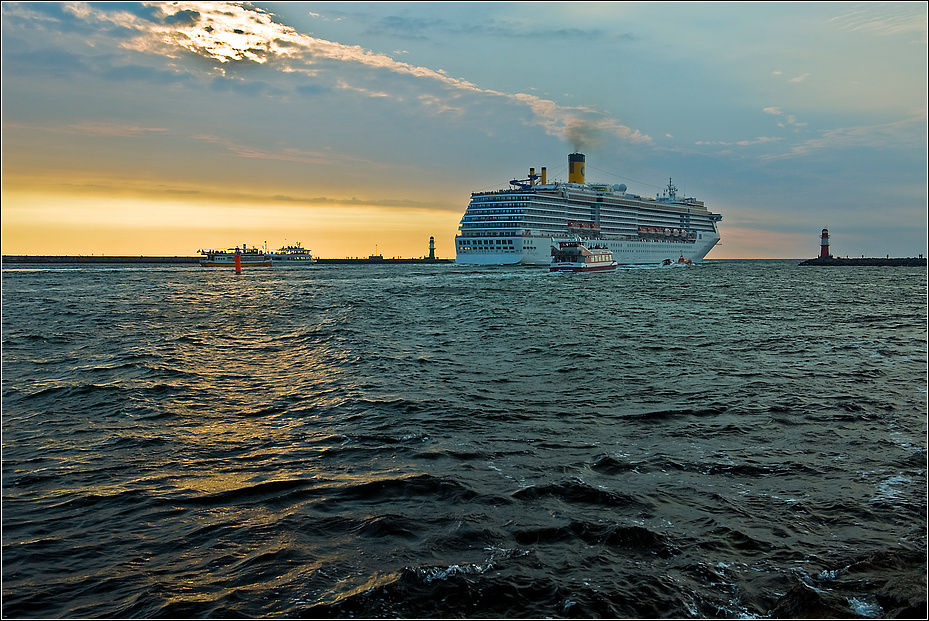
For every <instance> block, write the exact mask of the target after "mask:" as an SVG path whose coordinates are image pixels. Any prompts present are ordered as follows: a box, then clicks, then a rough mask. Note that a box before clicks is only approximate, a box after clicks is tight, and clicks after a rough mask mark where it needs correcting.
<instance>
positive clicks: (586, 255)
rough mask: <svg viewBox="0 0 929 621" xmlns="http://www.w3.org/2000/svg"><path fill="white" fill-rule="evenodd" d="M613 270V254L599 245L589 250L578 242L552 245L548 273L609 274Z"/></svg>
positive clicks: (614, 264)
mask: <svg viewBox="0 0 929 621" xmlns="http://www.w3.org/2000/svg"><path fill="white" fill-rule="evenodd" d="M553 241H554V240H553ZM615 269H616V261H614V260H613V253H612V252H610V251H609V249H607V248H606V247H605V246H601V245H600V244H597V245H592V246H590V247H589V248H588V247H587V246H585V245H584V244H583V243H582V242H581V241H580V240H574V241H563V242H558V245H557V246H556V245H555V244H554V243H553V244H552V264H551V268H549V270H548V271H550V272H610V271H613V270H615Z"/></svg>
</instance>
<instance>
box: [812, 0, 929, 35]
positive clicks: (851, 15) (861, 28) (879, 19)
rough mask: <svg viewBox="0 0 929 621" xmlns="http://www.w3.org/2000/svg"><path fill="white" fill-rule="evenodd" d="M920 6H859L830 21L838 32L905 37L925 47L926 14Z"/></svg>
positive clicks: (914, 4)
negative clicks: (846, 31)
mask: <svg viewBox="0 0 929 621" xmlns="http://www.w3.org/2000/svg"><path fill="white" fill-rule="evenodd" d="M925 9H926V5H925V4H924V3H922V2H912V3H910V2H902V3H892V4H888V3H883V2H882V3H873V4H871V3H862V4H856V5H855V6H854V7H853V8H850V9H848V10H847V11H845V12H844V13H842V14H841V15H837V16H836V17H833V18H832V19H830V20H829V23H830V24H832V25H833V26H835V27H836V28H838V29H839V30H848V31H852V32H860V33H863V34H870V35H874V36H879V37H890V36H906V37H910V38H911V39H912V42H913V43H918V44H922V45H925V44H926V31H927V14H926V10H925Z"/></svg>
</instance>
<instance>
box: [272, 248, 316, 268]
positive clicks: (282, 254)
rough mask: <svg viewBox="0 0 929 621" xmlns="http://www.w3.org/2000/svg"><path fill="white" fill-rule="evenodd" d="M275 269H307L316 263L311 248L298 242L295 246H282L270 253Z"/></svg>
mask: <svg viewBox="0 0 929 621" xmlns="http://www.w3.org/2000/svg"><path fill="white" fill-rule="evenodd" d="M270 255H271V263H272V264H273V265H274V267H305V266H307V265H312V264H314V263H316V259H314V258H313V255H312V254H311V253H310V249H309V248H304V247H303V246H301V245H300V242H297V243H296V244H294V245H293V246H281V247H280V248H278V249H277V250H275V251H273V252H271V253H270Z"/></svg>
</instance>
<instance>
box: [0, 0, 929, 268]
mask: <svg viewBox="0 0 929 621" xmlns="http://www.w3.org/2000/svg"><path fill="white" fill-rule="evenodd" d="M926 30H927V4H926V3H925V2H912V3H909V2H904V3H841V2H828V3H807V2H803V3H787V2H777V3H768V2H765V3H760V2H759V3H730V2H727V3H701V2H688V3H663V2H649V3H577V2H565V3H560V2H543V3H493V2H491V3H485V2H478V3H452V2H436V3H432V2H425V3H387V2H385V3H300V2H282V3H275V2H256V3H224V2H216V3H190V2H170V3H148V2H142V3H120V2H113V3H99V4H95V3H81V2H73V3H71V2H69V3H46V2H41V3H17V2H3V4H2V40H0V46H2V58H0V61H2V62H0V72H2V251H3V254H55V255H69V254H84V255H101V254H104V255H170V256H173V255H194V254H196V253H197V251H198V250H199V249H201V248H229V247H234V246H238V245H241V244H247V245H249V246H262V245H264V244H267V245H268V247H269V248H277V247H280V246H283V245H285V244H292V243H295V242H298V241H299V242H301V243H302V244H303V245H304V246H305V247H308V248H310V249H312V251H313V253H314V255H316V256H320V257H327V258H339V257H353V256H367V255H369V254H375V253H377V254H382V255H384V256H385V257H393V256H397V257H419V256H424V255H426V254H428V244H429V237H434V238H435V246H436V255H437V256H440V257H454V254H455V250H454V237H455V235H456V233H457V229H458V224H459V221H460V218H461V215H462V214H463V213H464V210H465V208H466V207H467V204H468V201H469V199H470V193H471V192H473V191H484V190H494V189H501V188H505V187H507V186H508V182H509V180H511V179H514V178H522V177H525V176H526V175H527V174H528V169H529V168H530V167H534V168H536V169H537V170H538V169H539V168H541V167H542V166H545V167H546V168H547V170H548V177H549V179H550V180H551V179H558V180H563V181H566V180H567V170H566V169H567V155H568V154H569V153H571V152H574V151H579V152H582V153H584V154H585V155H586V160H587V179H588V181H593V182H606V183H625V184H626V185H627V186H628V187H629V191H630V192H634V193H637V194H642V195H646V196H648V195H654V194H657V193H658V192H660V191H661V190H662V189H663V188H664V187H665V186H666V185H667V183H668V179H669V178H670V179H672V180H673V182H674V185H676V186H677V187H678V188H679V190H680V192H681V193H683V194H685V195H686V196H692V197H695V198H697V199H699V200H703V201H704V202H705V203H706V205H707V208H708V209H709V210H710V211H713V212H716V213H720V214H722V217H723V219H722V222H721V223H720V232H721V235H722V241H721V243H720V244H719V245H718V246H717V247H716V248H714V249H713V250H712V251H711V252H710V254H709V255H708V258H710V259H736V258H808V257H813V256H816V255H818V254H819V236H820V231H821V230H822V229H823V228H828V229H829V231H830V235H831V251H832V253H833V254H834V255H837V256H861V255H864V256H885V255H890V256H895V257H903V256H917V255H919V254H924V255H925V254H926V253H927V252H929V251H927V123H926V109H927V78H926V76H927V36H926Z"/></svg>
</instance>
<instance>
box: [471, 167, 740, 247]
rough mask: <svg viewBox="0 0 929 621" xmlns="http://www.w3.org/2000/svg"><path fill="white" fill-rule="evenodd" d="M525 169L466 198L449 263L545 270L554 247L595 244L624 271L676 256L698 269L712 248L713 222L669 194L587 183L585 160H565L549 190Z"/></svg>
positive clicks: (696, 206) (697, 206)
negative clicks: (561, 176)
mask: <svg viewBox="0 0 929 621" xmlns="http://www.w3.org/2000/svg"><path fill="white" fill-rule="evenodd" d="M546 177H547V174H546V169H545V168H542V169H541V175H536V174H535V169H534V168H530V169H529V177H528V178H527V179H514V180H512V181H510V188H508V189H504V190H497V191H491V192H473V193H472V194H471V202H470V203H469V204H468V208H467V210H466V211H465V213H464V215H463V216H462V218H461V223H460V225H459V234H458V235H457V236H456V237H455V248H456V262H457V263H460V264H470V265H511V264H516V263H523V264H537V265H549V262H550V261H551V247H552V246H553V245H555V246H557V245H558V243H559V242H561V241H568V240H572V239H580V240H584V241H588V240H590V241H592V242H593V241H595V242H596V243H597V244H599V245H601V246H604V247H606V248H608V249H609V250H610V251H611V252H612V253H613V258H614V260H616V262H617V263H619V264H623V265H630V264H649V263H660V262H662V261H663V260H664V259H667V258H669V257H674V258H677V257H678V256H683V257H685V258H687V259H690V260H692V261H700V260H701V259H703V258H704V257H705V256H706V255H707V253H708V252H709V251H710V250H711V249H712V248H713V246H715V245H716V244H717V242H719V230H718V228H717V225H716V223H717V222H719V221H720V220H722V216H721V215H719V214H715V213H712V212H710V211H707V209H706V207H705V206H704V204H703V201H698V200H696V199H694V198H684V197H679V196H678V195H677V188H675V187H674V185H673V184H672V183H671V181H670V180H668V187H667V189H666V190H665V191H664V192H663V193H662V194H659V195H658V196H656V197H655V198H647V197H643V196H639V195H636V194H631V193H628V192H627V191H626V190H627V188H626V185H625V184H617V185H610V184H605V183H587V182H586V180H585V157H584V155H583V154H581V153H571V154H570V155H568V181H567V182H554V183H549V182H548V180H547V178H546Z"/></svg>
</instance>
